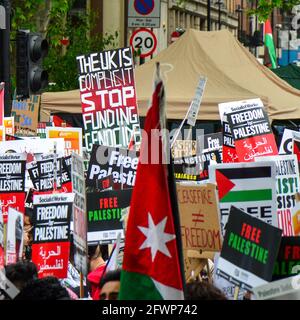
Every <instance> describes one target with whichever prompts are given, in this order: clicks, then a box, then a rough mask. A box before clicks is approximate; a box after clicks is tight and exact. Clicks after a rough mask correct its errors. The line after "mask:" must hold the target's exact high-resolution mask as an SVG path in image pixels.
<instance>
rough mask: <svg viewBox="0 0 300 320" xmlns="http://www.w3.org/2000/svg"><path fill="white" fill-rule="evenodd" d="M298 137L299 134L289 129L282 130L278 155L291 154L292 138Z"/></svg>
mask: <svg viewBox="0 0 300 320" xmlns="http://www.w3.org/2000/svg"><path fill="white" fill-rule="evenodd" d="M294 135H296V136H299V135H300V132H298V131H294V130H291V129H284V131H283V135H282V138H281V143H280V147H279V154H292V153H293V137H294Z"/></svg>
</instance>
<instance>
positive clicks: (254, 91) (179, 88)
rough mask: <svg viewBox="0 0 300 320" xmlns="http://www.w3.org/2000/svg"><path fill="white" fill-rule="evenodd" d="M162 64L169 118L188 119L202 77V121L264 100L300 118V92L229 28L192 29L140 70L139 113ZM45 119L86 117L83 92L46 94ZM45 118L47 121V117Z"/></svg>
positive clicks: (282, 115) (273, 111)
mask: <svg viewBox="0 0 300 320" xmlns="http://www.w3.org/2000/svg"><path fill="white" fill-rule="evenodd" d="M157 61H159V62H160V64H161V73H162V76H163V79H164V82H165V87H166V102H167V116H168V118H169V119H183V118H184V117H185V115H186V112H187V110H188V107H189V105H190V103H191V100H192V98H193V97H194V95H195V88H196V86H197V83H198V81H199V77H200V76H207V77H208V82H207V85H206V89H205V92H204V96H203V100H202V104H201V108H200V112H199V114H198V119H201V120H218V119H219V113H218V103H221V102H227V101H234V100H243V99H251V98H256V97H260V98H261V99H262V100H263V102H264V105H265V107H266V109H267V111H268V113H269V116H270V117H271V119H273V120H274V119H278V120H280V119H298V118H299V119H300V91H299V90H296V89H294V88H292V87H291V86H289V85H288V84H287V83H286V82H284V81H283V80H281V79H280V78H279V77H277V76H276V75H275V74H274V73H273V72H271V71H270V70H269V69H268V68H266V67H264V66H262V65H261V64H260V63H259V62H258V61H257V60H256V59H255V57H254V56H253V55H252V54H251V53H250V52H249V51H248V49H246V48H244V47H243V45H241V44H240V43H239V42H238V41H237V39H236V38H235V37H234V36H233V35H232V34H231V33H230V32H229V31H227V30H221V31H215V32H201V31H196V30H193V29H190V30H188V31H186V32H185V33H184V35H183V36H181V37H180V38H179V39H178V40H177V41H176V42H175V43H173V44H172V45H170V46H169V47H168V48H167V49H165V50H163V51H162V52H160V53H159V54H158V55H157V56H156V57H155V58H154V59H152V60H150V61H148V62H147V63H145V64H143V65H141V66H139V67H137V68H136V70H135V79H136V88H137V99H138V106H139V113H140V115H141V116H145V115H146V112H147V107H148V105H149V100H150V98H151V95H152V91H153V78H154V71H155V63H156V62H157ZM41 112H42V115H44V116H45V115H49V114H50V113H55V112H70V113H81V112H82V111H81V103H80V95H79V91H78V90H73V91H67V92H56V93H50V92H47V93H44V94H43V95H42V102H41ZM43 118H44V117H43Z"/></svg>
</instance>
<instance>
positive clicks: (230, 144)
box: [219, 103, 238, 163]
mask: <svg viewBox="0 0 300 320" xmlns="http://www.w3.org/2000/svg"><path fill="white" fill-rule="evenodd" d="M230 110H231V103H220V104H219V114H220V119H221V124H222V134H223V149H222V150H223V163H227V162H238V156H237V154H236V149H235V144H234V139H233V136H232V132H231V130H230V126H229V123H228V120H227V112H228V111H230Z"/></svg>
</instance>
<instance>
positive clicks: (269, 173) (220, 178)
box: [209, 162, 278, 234]
mask: <svg viewBox="0 0 300 320" xmlns="http://www.w3.org/2000/svg"><path fill="white" fill-rule="evenodd" d="M209 175H210V177H211V181H212V182H215V183H216V184H217V186H218V194H219V202H220V213H221V226H222V234H224V230H225V229H224V228H225V225H226V223H227V220H228V216H229V211H230V207H231V205H233V206H235V207H237V208H239V209H242V210H244V211H245V212H248V213H250V214H251V216H253V217H256V218H259V219H261V220H263V221H265V222H267V223H270V224H272V225H273V226H276V227H277V226H278V219H277V212H276V211H277V202H276V168H275V163H272V162H265V163H261V162H257V163H256V162H251V163H235V164H233V163H231V164H218V165H215V166H213V167H211V168H210V172H209Z"/></svg>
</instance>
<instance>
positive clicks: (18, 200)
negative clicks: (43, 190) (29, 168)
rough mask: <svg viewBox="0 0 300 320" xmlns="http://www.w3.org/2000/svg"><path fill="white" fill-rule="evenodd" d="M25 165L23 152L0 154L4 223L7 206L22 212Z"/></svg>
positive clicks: (0, 181)
mask: <svg viewBox="0 0 300 320" xmlns="http://www.w3.org/2000/svg"><path fill="white" fill-rule="evenodd" d="M25 166H26V154H24V153H10V154H4V155H0V205H1V209H2V213H3V219H4V223H6V222H7V215H8V208H9V207H11V208H15V209H16V210H18V211H20V212H23V213H24V210H25V207H24V206H25V204H24V202H25Z"/></svg>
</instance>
